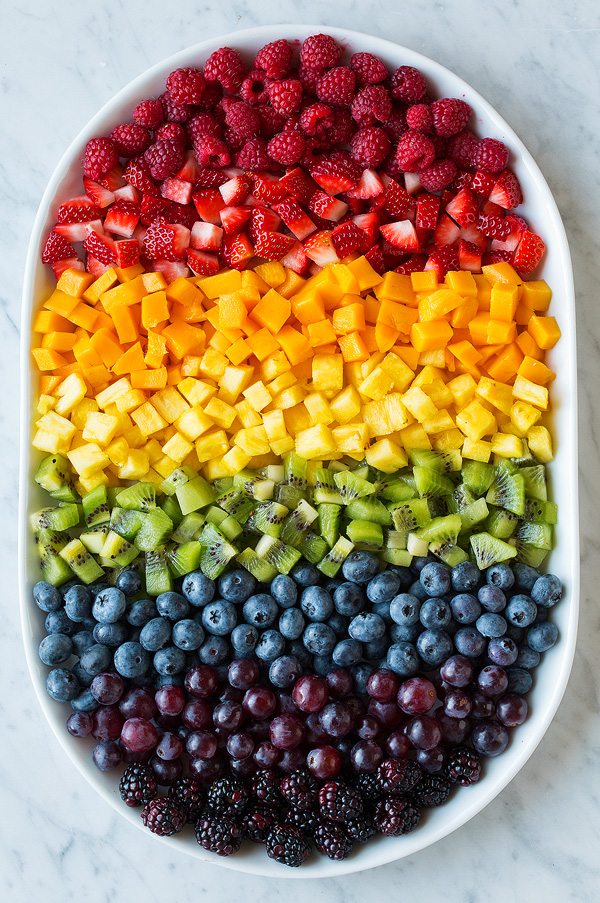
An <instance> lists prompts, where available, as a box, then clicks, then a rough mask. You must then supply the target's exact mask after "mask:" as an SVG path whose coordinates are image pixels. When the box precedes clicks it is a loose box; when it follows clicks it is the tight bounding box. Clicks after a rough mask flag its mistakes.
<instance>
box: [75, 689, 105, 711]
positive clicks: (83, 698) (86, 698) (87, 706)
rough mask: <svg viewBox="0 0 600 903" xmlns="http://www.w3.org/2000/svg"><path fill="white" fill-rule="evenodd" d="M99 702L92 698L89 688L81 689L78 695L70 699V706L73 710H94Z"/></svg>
mask: <svg viewBox="0 0 600 903" xmlns="http://www.w3.org/2000/svg"><path fill="white" fill-rule="evenodd" d="M98 706H99V703H98V702H97V701H96V699H94V696H93V695H92V691H91V690H90V689H89V688H86V689H85V690H82V691H81V693H80V694H79V696H76V697H75V699H72V700H71V708H72V709H73V711H74V712H95V711H96V709H97V708H98Z"/></svg>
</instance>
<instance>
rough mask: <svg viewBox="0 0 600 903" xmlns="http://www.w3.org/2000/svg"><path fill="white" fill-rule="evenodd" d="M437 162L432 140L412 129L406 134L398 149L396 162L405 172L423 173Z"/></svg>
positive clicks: (401, 139)
mask: <svg viewBox="0 0 600 903" xmlns="http://www.w3.org/2000/svg"><path fill="white" fill-rule="evenodd" d="M434 160H435V146H434V144H433V141H432V140H431V138H428V137H427V135H424V134H423V133H422V132H417V131H415V130H414V129H410V130H409V131H408V132H405V133H404V134H403V135H402V137H401V138H400V141H399V142H398V147H397V148H396V156H395V162H396V163H397V164H398V166H399V167H400V168H401V169H402V170H403V171H404V172H421V171H422V170H423V169H428V167H430V166H431V164H432V163H433V161H434Z"/></svg>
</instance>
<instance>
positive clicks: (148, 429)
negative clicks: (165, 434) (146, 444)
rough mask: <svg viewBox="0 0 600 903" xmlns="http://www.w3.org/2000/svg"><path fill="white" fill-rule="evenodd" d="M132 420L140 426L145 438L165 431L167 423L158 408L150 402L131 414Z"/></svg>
mask: <svg viewBox="0 0 600 903" xmlns="http://www.w3.org/2000/svg"><path fill="white" fill-rule="evenodd" d="M131 419H132V420H133V421H134V423H135V424H136V425H137V426H138V428H139V429H140V431H141V433H142V434H143V435H144V436H151V435H152V434H153V433H158V432H159V430H162V429H164V427H165V426H166V425H167V421H166V420H163V418H162V417H161V416H160V414H159V413H158V411H157V410H156V408H155V407H154V406H153V405H151V404H150V402H149V401H147V402H145V403H144V404H142V405H140V407H139V408H136V410H135V411H132V412H131Z"/></svg>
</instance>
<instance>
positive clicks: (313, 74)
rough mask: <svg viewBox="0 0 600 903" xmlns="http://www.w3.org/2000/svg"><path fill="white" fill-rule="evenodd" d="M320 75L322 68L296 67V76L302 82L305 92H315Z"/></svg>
mask: <svg viewBox="0 0 600 903" xmlns="http://www.w3.org/2000/svg"><path fill="white" fill-rule="evenodd" d="M322 75H323V70H322V69H311V68H310V66H300V68H299V69H298V78H299V79H300V81H301V82H302V87H303V88H304V93H305V94H316V93H317V83H318V81H319V79H320V78H321V76H322Z"/></svg>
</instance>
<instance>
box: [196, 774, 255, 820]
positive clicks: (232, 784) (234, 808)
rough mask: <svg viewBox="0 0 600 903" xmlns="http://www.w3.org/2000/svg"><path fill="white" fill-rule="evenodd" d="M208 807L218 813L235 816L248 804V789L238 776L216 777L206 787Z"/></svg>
mask: <svg viewBox="0 0 600 903" xmlns="http://www.w3.org/2000/svg"><path fill="white" fill-rule="evenodd" d="M206 801H207V803H208V808H209V809H211V811H212V812H215V813H218V814H219V815H226V816H229V817H231V816H235V815H239V814H240V813H242V812H243V811H244V809H245V808H246V806H247V804H248V791H247V790H246V788H245V787H244V785H243V783H242V782H241V781H240V780H238V778H218V779H217V780H216V781H213V782H212V784H211V785H210V787H209V788H208V793H207V795H206Z"/></svg>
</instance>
